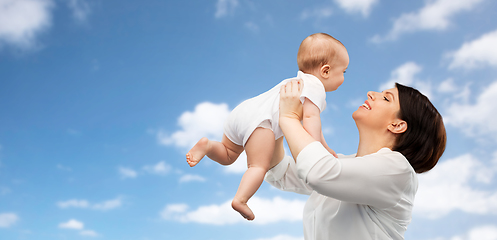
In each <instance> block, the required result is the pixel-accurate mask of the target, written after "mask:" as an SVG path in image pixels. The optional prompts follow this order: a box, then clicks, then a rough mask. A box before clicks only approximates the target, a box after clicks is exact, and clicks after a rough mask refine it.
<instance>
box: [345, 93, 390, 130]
mask: <svg viewBox="0 0 497 240" xmlns="http://www.w3.org/2000/svg"><path fill="white" fill-rule="evenodd" d="M367 98H368V99H367V100H366V101H365V102H364V104H363V105H362V106H360V107H359V108H358V109H357V110H356V111H355V112H354V113H353V114H352V118H354V120H355V121H356V124H357V126H358V127H359V126H361V127H362V126H364V127H367V128H370V129H373V130H380V131H383V130H387V127H388V126H389V125H390V124H391V123H393V122H395V120H398V112H399V110H400V103H399V91H398V90H397V88H391V89H388V90H385V91H383V92H381V93H380V92H368V93H367Z"/></svg>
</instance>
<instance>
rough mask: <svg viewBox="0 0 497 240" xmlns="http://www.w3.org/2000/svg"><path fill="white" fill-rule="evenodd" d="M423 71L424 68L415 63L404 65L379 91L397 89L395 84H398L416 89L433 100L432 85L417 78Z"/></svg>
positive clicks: (394, 71)
mask: <svg viewBox="0 0 497 240" xmlns="http://www.w3.org/2000/svg"><path fill="white" fill-rule="evenodd" d="M421 70H423V68H422V67H421V66H419V65H418V64H416V63H415V62H407V63H404V64H402V65H401V66H399V67H398V68H396V69H394V70H393V71H392V72H391V73H390V79H389V80H388V81H387V82H385V83H382V84H381V85H380V87H379V91H383V90H386V89H390V88H393V87H395V83H396V82H398V83H400V84H402V85H406V86H410V87H414V88H416V89H418V90H419V91H420V92H421V93H423V94H424V95H426V96H427V97H428V98H431V96H432V93H431V85H430V84H429V83H428V82H425V81H422V80H420V79H418V78H417V77H416V75H417V74H418V73H420V72H421Z"/></svg>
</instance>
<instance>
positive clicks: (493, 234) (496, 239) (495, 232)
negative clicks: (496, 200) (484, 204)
mask: <svg viewBox="0 0 497 240" xmlns="http://www.w3.org/2000/svg"><path fill="white" fill-rule="evenodd" d="M446 239H447V238H443V237H440V238H436V240H446ZM447 240H448V239H447ZM450 240H497V227H496V226H494V225H484V226H479V227H475V228H472V229H471V230H469V231H468V232H467V233H466V234H464V235H457V236H453V237H451V238H450Z"/></svg>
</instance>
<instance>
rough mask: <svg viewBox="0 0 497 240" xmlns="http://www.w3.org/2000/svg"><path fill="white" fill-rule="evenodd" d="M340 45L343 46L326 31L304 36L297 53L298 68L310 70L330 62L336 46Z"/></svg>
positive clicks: (334, 55) (333, 56) (304, 70)
mask: <svg viewBox="0 0 497 240" xmlns="http://www.w3.org/2000/svg"><path fill="white" fill-rule="evenodd" d="M337 43H338V44H337ZM340 45H342V46H343V44H342V43H341V42H340V41H338V40H337V39H335V38H334V37H332V36H330V35H329V34H326V33H314V34H312V35H310V36H308V37H306V38H305V39H304V40H303V41H302V43H301V44H300V47H299V51H298V53H297V64H298V66H299V70H300V71H302V72H310V71H312V70H314V69H316V68H318V67H321V66H323V65H325V64H331V63H332V62H333V60H334V59H335V57H336V46H340ZM344 47H345V46H344Z"/></svg>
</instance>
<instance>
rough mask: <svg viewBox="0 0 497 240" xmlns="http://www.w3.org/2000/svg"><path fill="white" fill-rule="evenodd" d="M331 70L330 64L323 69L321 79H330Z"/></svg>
mask: <svg viewBox="0 0 497 240" xmlns="http://www.w3.org/2000/svg"><path fill="white" fill-rule="evenodd" d="M330 70H331V67H330V65H328V64H325V65H323V66H322V67H321V70H320V72H319V73H320V74H321V77H323V78H325V79H327V78H329V77H330Z"/></svg>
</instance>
